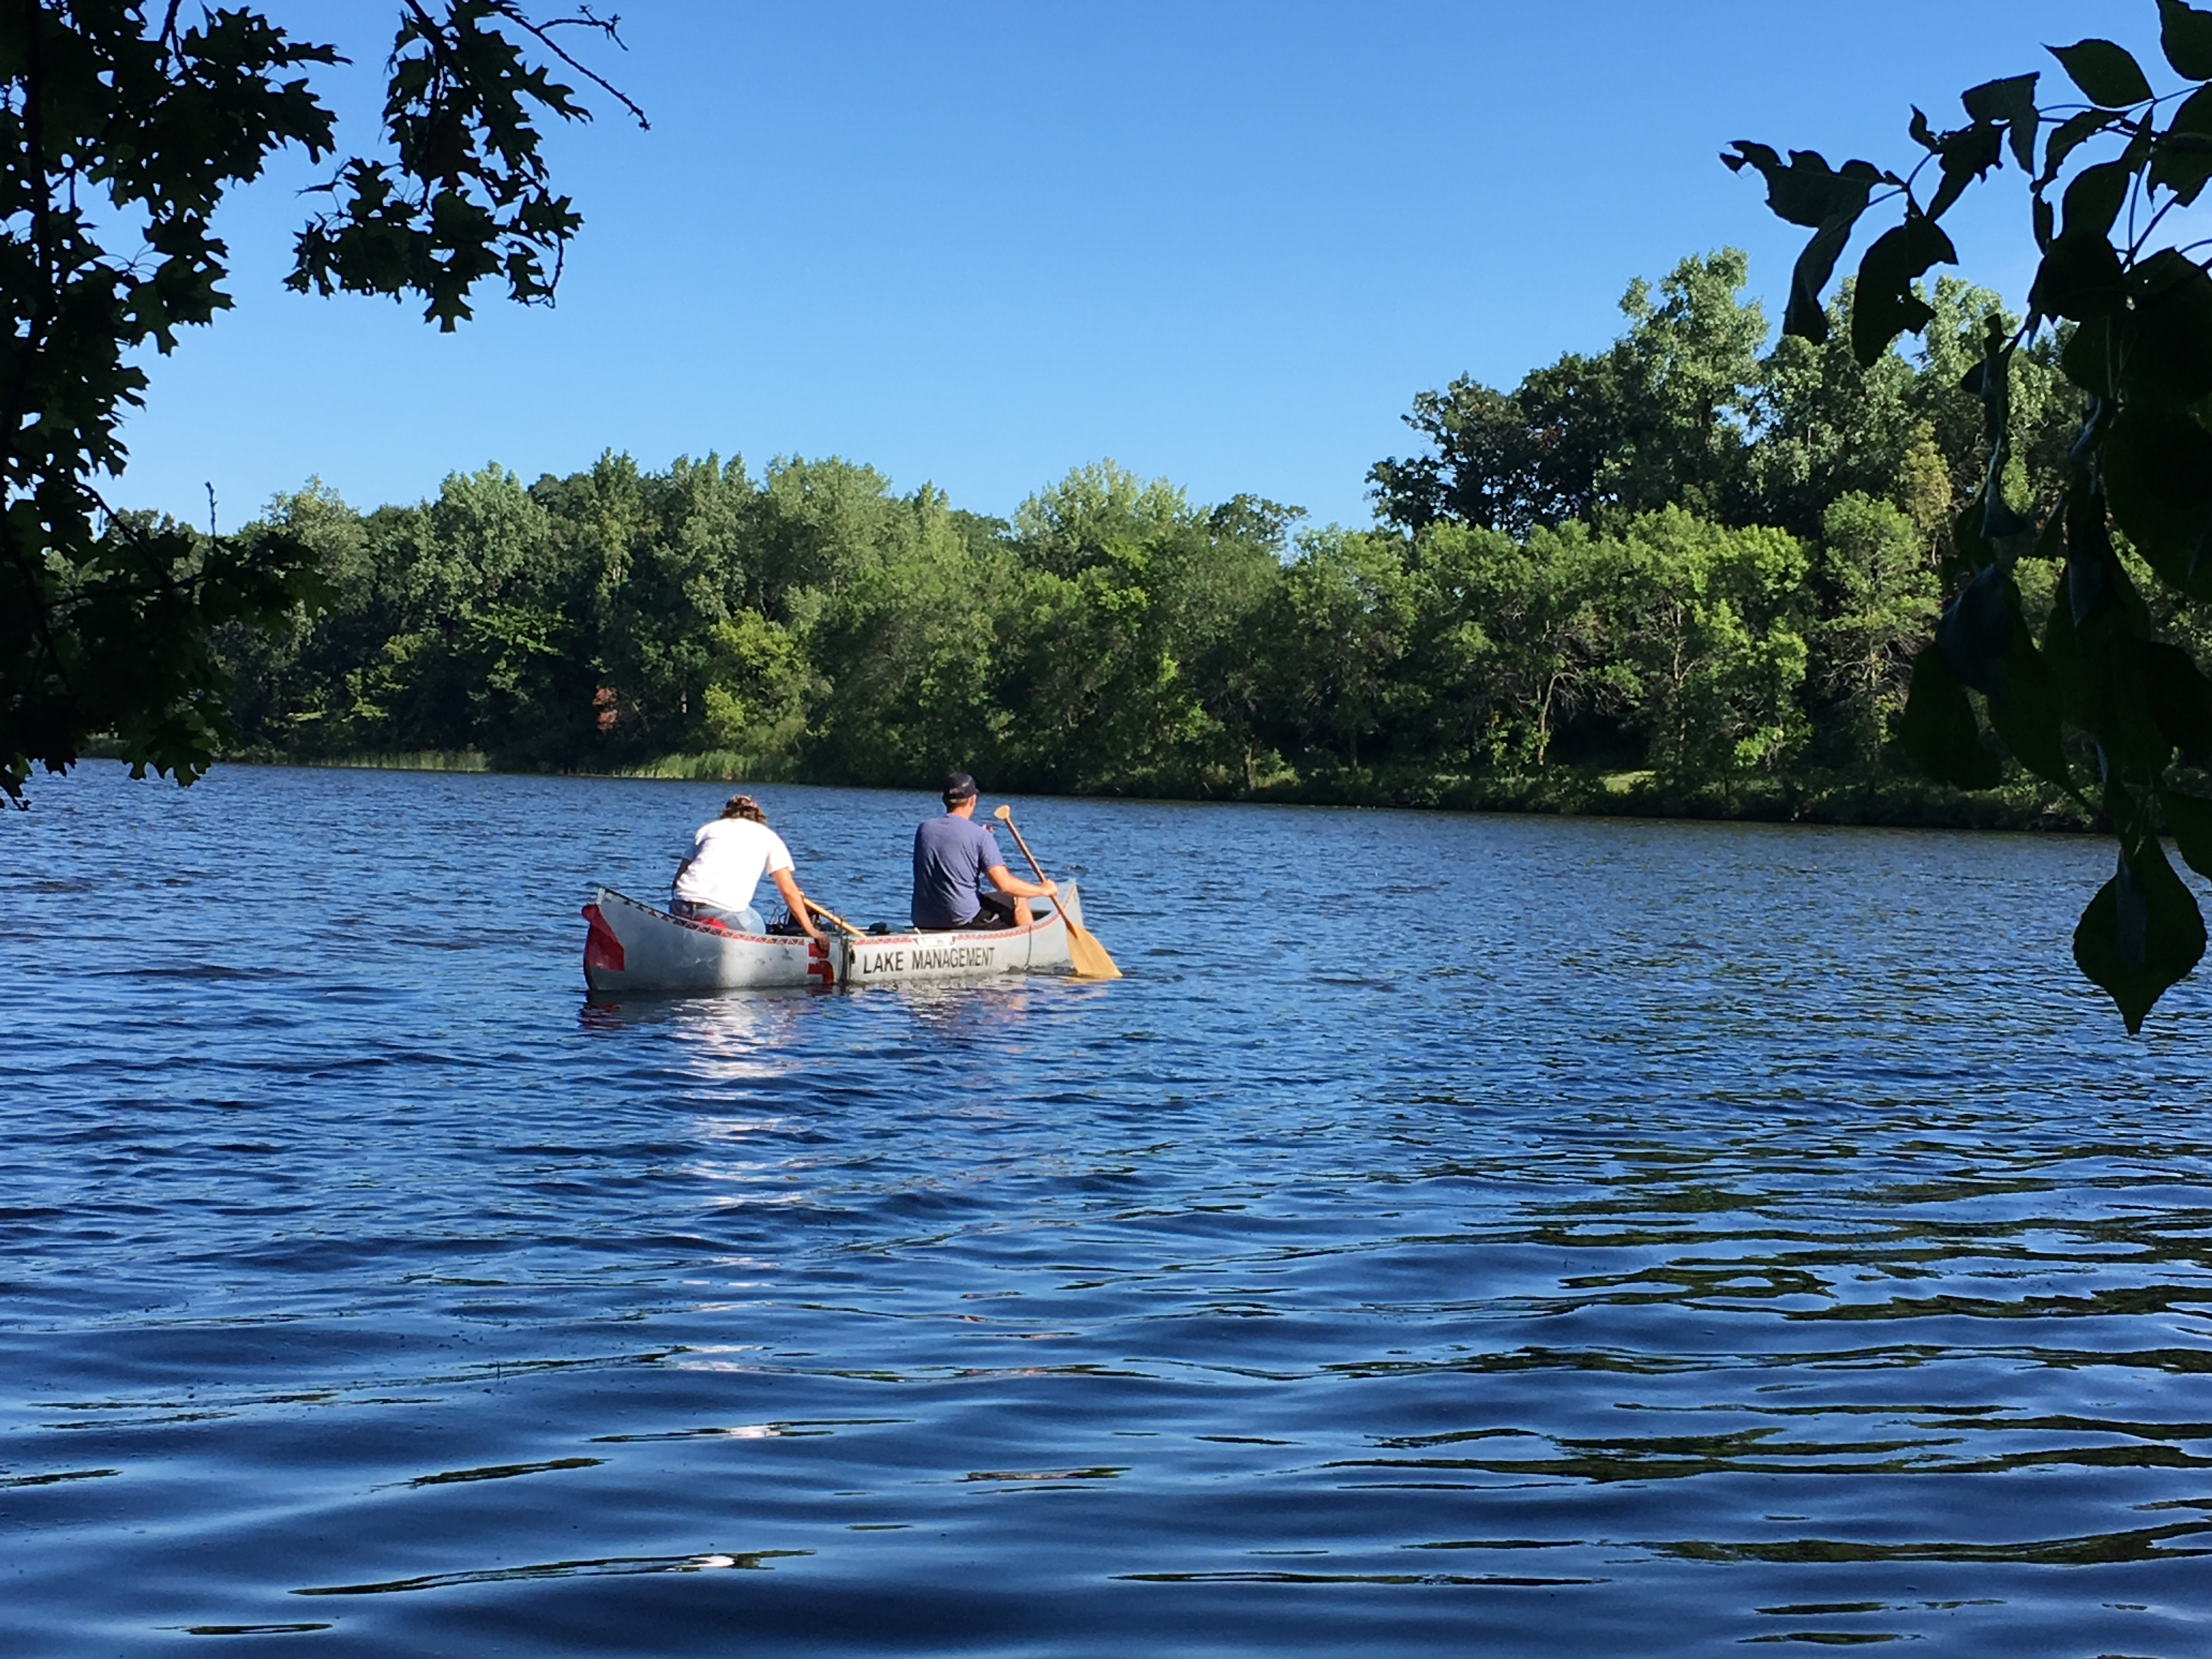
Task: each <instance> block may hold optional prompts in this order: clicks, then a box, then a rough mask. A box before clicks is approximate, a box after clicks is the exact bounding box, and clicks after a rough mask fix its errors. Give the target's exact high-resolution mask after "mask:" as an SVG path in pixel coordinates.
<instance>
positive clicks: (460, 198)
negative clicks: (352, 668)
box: [0, 0, 634, 800]
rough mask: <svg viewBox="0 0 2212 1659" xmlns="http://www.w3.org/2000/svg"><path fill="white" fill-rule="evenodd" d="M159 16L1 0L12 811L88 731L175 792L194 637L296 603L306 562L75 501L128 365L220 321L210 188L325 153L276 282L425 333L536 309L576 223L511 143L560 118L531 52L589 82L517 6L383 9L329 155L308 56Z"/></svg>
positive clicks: (569, 114)
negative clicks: (369, 128)
mask: <svg viewBox="0 0 2212 1659" xmlns="http://www.w3.org/2000/svg"><path fill="white" fill-rule="evenodd" d="M181 10H182V9H181V8H180V7H178V6H175V5H171V6H169V7H167V8H166V9H162V10H161V12H160V13H159V15H149V9H148V8H147V7H146V6H145V5H144V4H143V3H140V0H4V3H0V156H4V157H5V160H6V163H7V165H6V167H5V168H4V169H0V305H4V307H5V308H6V313H7V314H6V325H5V327H4V328H0V789H3V790H5V792H6V793H8V795H9V797H10V798H13V799H18V800H20V799H21V794H22V790H23V786H24V783H25V781H27V778H28V777H29V775H30V774H31V772H32V770H33V768H34V767H38V766H44V767H46V769H49V770H61V769H64V768H66V767H68V766H69V765H70V763H72V762H74V760H75V759H76V756H77V753H78V751H79V750H80V748H81V746H82V744H83V742H84V740H85V739H86V738H87V736H88V734H90V733H93V732H106V731H112V732H115V733H117V734H118V736H119V738H121V741H122V743H123V745H124V750H125V755H126V757H128V758H130V759H131V762H132V764H133V770H134V773H137V774H138V775H143V772H144V770H145V769H147V768H148V767H152V768H154V769H156V770H159V771H165V772H173V773H174V774H175V775H176V776H177V777H178V778H179V781H186V782H189V781H191V779H192V778H194V777H196V776H197V775H199V773H200V772H201V771H203V770H204V769H205V768H206V766H207V765H208V764H209V763H210V761H211V760H212V759H213V757H214V756H215V754H216V751H217V750H218V748H219V747H220V746H221V744H222V743H223V742H224V741H226V740H227V739H228V737H229V736H230V731H229V722H228V712H227V708H226V702H227V694H228V678H227V674H226V671H225V659H224V657H223V655H222V653H221V652H220V651H219V649H218V647H217V646H216V638H215V636H216V631H217V630H218V629H222V628H224V627H226V626H227V625H232V624H246V623H251V624H258V625H265V626H269V627H271V628H275V629H283V627H284V626H285V625H286V622H287V619H288V618H289V617H291V616H292V615H293V613H294V611H295V607H296V606H297V605H298V604H299V603H300V602H301V600H302V599H305V598H308V597H310V596H312V594H313V591H314V584H313V564H314V556H313V551H312V550H309V549H307V548H303V547H301V546H299V545H297V544H293V543H290V542H289V541H286V540H284V539H283V538H280V537H276V536H273V535H272V536H264V537H263V538H260V539H258V541H257V542H255V543H252V544H246V543H242V542H236V541H229V540H221V539H211V540H208V541H205V542H203V541H202V540H201V539H200V538H196V537H194V536H193V535H192V534H191V532H187V531H185V530H184V529H183V528H182V527H181V526H175V525H165V524H149V523H147V522H145V521H143V520H137V519H131V518H113V519H112V518H111V517H110V515H109V514H108V513H107V509H106V503H105V501H103V500H102V498H101V496H100V493H99V489H98V484H97V481H98V480H99V479H100V478H101V477H105V476H110V475H112V474H114V473H115V472H117V471H119V470H120V469H121V467H122V465H123V461H124V447H123V442H122V439H121V436H120V432H119V428H120V425H121V422H122V420H123V417H124V416H125V413H126V412H127V411H128V410H130V409H131V408H133V407H135V406H136V405H137V404H138V403H139V401H140V398H141V393H142V392H143V389H144V387H145V386H146V384H147V382H146V376H145V374H144V371H143V369H141V368H138V367H137V365H136V363H135V362H133V361H132V356H133V354H134V353H136V352H137V351H140V350H142V349H144V348H146V347H148V346H149V345H150V346H151V347H153V348H154V349H155V350H157V351H162V352H167V351H168V350H170V349H173V347H174V345H175V343H176V340H177V330H178V329H179V327H182V326H185V325H193V324H204V323H207V322H209V321H210V320H211V319H213V317H214V315H215V313H216V312H217V311H219V310H221V309H222V308H223V307H227V306H228V304H229V303H230V300H229V297H228V295H226V294H225V293H224V292H223V291H222V288H221V286H220V284H221V283H222V281H223V279H224V277H225V276H226V275H227V274H228V258H229V254H228V249H227V248H226V247H225V246H224V244H223V243H222V240H220V239H219V238H217V237H216V234H214V229H213V220H214V216H215V215H216V210H218V209H219V207H220V206H221V205H222V202H223V200H224V199H225V197H227V196H228V194H229V193H230V191H232V190H234V188H236V187H237V186H239V185H244V184H247V183H250V182H252V180H253V179H256V178H258V176H259V175H260V173H261V171H262V168H263V167H264V165H265V164H266V163H267V161H268V159H269V157H270V155H273V154H274V153H275V152H276V151H278V150H281V149H287V148H289V147H294V146H297V147H299V148H301V149H304V150H305V151H306V152H307V155H309V156H310V157H312V158H313V159H315V160H317V161H323V160H326V159H329V160H332V161H334V162H335V167H334V172H333V174H332V176H331V182H330V185H329V186H328V202H329V205H328V206H327V208H326V209H325V210H324V211H321V212H319V213H317V214H315V215H314V216H313V217H312V218H310V220H309V221H308V222H307V226H306V227H305V228H303V230H302V231H301V234H300V236H299V239H298V242H297V245H296V247H295V263H294V267H293V270H292V273H291V275H290V276H289V279H288V280H289V283H290V284H291V285H292V286H293V287H295V288H297V289H302V290H308V289H313V290H315V291H319V292H322V293H326V294H327V293H330V292H331V291H333V290H334V289H346V290H348V291H350V292H357V293H368V294H382V295H408V294H412V295H417V296H419V297H420V298H421V299H422V301H423V304H424V309H425V312H426V314H427V315H428V316H429V317H431V318H433V319H435V320H436V321H437V322H438V324H439V325H441V327H447V328H450V327H452V326H453V325H455V324H456V323H458V322H459V320H461V319H464V318H465V317H466V316H467V315H468V314H469V307H470V295H471V293H472V291H473V290H474V289H475V288H476V287H477V284H478V283H480V282H483V281H485V280H488V279H489V280H497V281H501V282H504V283H505V284H506V286H507V292H508V293H509V295H512V296H513V298H514V299H516V300H519V301H526V302H528V301H542V300H544V299H547V298H550V295H551V293H552V290H553V285H554V283H555V281H556V277H557V275H558V271H559V267H560V259H561V255H562V250H563V249H564V248H565V247H566V246H567V244H568V239H569V238H570V237H571V236H572V235H573V234H574V232H575V230H576V228H577V227H578V225H579V223H580V221H579V219H578V217H577V216H576V214H575V212H574V209H573V207H572V206H571V204H569V202H568V198H567V197H562V196H560V195H557V194H556V193H555V191H554V190H553V188H552V186H551V184H550V180H549V179H548V177H547V174H546V172H545V168H544V161H543V158H542V156H541V155H540V151H539V137H540V135H539V131H538V122H539V121H540V120H541V119H542V118H544V117H545V116H547V115H551V116H555V117H557V118H562V119H576V118H582V117H583V116H584V114H585V111H584V109H583V107H582V106H581V105H580V104H579V103H578V102H577V101H576V98H575V95H574V91H573V89H572V88H570V87H568V86H567V85H565V84H563V83H562V82H560V81H557V80H556V79H554V78H553V77H552V76H551V75H550V73H549V72H548V70H547V68H546V67H545V64H544V63H542V62H539V61H537V58H548V59H550V60H552V61H555V62H557V63H560V64H566V65H567V66H568V68H570V69H573V70H579V71H580V72H581V73H582V74H584V75H585V76H586V77H588V78H590V79H592V80H593V81H598V78H599V77H597V76H592V75H591V74H590V71H588V70H583V69H582V66H581V65H580V64H576V63H575V61H574V59H573V58H570V57H569V55H568V52H566V51H565V49H564V48H563V47H562V46H561V45H560V44H559V43H558V40H556V37H555V35H554V34H553V33H552V31H553V30H554V29H555V28H556V27H558V24H556V23H551V22H549V23H546V24H543V25H541V24H538V23H536V22H533V21H532V20H531V19H530V18H529V16H528V15H526V13H525V12H524V11H523V9H521V7H520V4H519V3H516V0H442V3H438V4H435V5H434V4H430V3H426V0H406V3H404V4H403V5H402V6H401V7H400V9H399V23H398V32H397V34H396V36H395V38H394V40H393V44H392V53H391V58H390V66H391V73H390V88H389V96H388V100H387V102H386V106H385V114H384V121H383V129H382V133H381V139H382V143H383V149H382V151H381V153H377V154H368V155H356V156H354V157H352V158H351V159H348V160H344V161H336V157H337V124H336V120H335V118H334V117H333V115H332V114H331V111H330V110H329V109H328V108H327V107H326V106H325V105H323V104H322V103H320V102H319V100H317V98H316V96H315V94H314V93H313V88H312V84H311V82H312V78H313V75H314V74H315V73H316V72H317V71H318V70H324V69H327V68H328V67H330V66H331V65H332V64H336V63H337V62H338V61H340V60H339V58H338V53H337V49H336V48H335V47H334V46H330V45H327V44H323V43H320V42H316V41H311V40H301V39H299V38H296V37H295V36H293V35H292V34H289V33H287V32H286V31H285V30H284V29H283V28H282V27H278V26H277V25H276V23H274V22H273V21H270V18H269V16H268V15H266V14H265V13H264V12H262V11H258V10H255V9H251V8H244V7H242V8H240V9H234V10H228V11H210V12H208V13H206V14H204V15H203V17H202V19H201V21H200V22H199V23H198V24H197V26H196V27H195V26H190V25H187V24H185V22H184V21H182V18H181ZM562 21H567V22H571V23H580V24H583V25H586V26H588V27H609V26H606V25H601V24H598V23H596V22H595V21H593V20H592V19H591V18H590V17H589V16H588V15H586V16H585V17H583V18H579V19H568V20H562ZM533 54H535V57H534V56H533ZM599 84H601V85H602V86H603V87H604V86H605V83H604V82H600V83H599ZM607 90H609V91H611V90H612V89H611V88H607ZM617 96H619V94H617ZM633 108H634V106H633Z"/></svg>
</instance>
